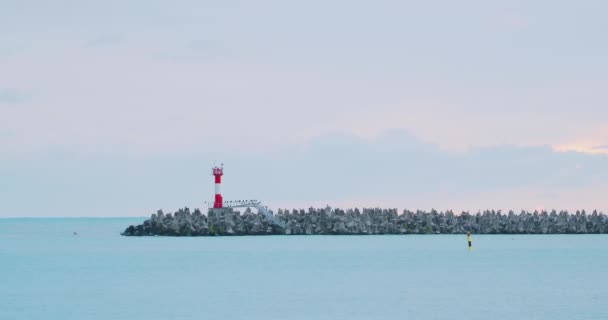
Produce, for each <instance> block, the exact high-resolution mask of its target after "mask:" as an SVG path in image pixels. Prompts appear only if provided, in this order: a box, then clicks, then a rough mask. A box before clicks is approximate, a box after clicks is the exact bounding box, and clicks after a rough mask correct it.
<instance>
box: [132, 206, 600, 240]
mask: <svg viewBox="0 0 608 320" xmlns="http://www.w3.org/2000/svg"><path fill="white" fill-rule="evenodd" d="M274 217H275V219H278V220H279V221H281V222H282V224H283V226H284V227H281V226H279V225H278V224H277V223H276V222H273V221H272V220H271V219H268V218H267V217H266V216H264V215H262V214H259V213H254V212H252V211H251V210H250V209H246V210H245V211H244V212H243V213H241V212H239V211H236V210H234V209H232V208H222V209H209V211H208V212H207V214H203V213H202V212H201V211H200V210H198V209H196V210H194V211H193V212H191V211H190V209H188V208H184V209H180V210H179V211H177V212H175V213H173V214H171V213H167V214H165V213H163V212H162V211H161V210H159V211H158V212H157V213H154V214H152V215H151V217H150V219H148V220H145V221H144V222H143V224H141V225H137V226H129V227H128V228H126V230H125V231H124V232H122V233H121V234H122V235H125V236H155V235H158V236H221V235H332V234H333V235H367V234H460V233H466V232H467V231H470V232H472V233H475V234H586V233H602V234H603V233H608V216H606V215H604V214H603V213H598V212H596V211H594V212H593V213H587V212H585V211H577V212H576V213H569V212H567V211H560V212H556V211H551V212H547V211H540V212H538V211H535V212H525V211H522V212H521V213H518V214H516V213H514V212H513V211H510V212H508V213H503V212H501V211H494V210H487V211H483V212H477V213H474V214H471V213H469V212H461V213H459V214H455V213H454V212H452V211H446V212H437V211H435V210H432V211H429V212H425V211H416V212H412V211H408V210H404V211H403V212H402V213H401V214H399V213H398V211H397V210H396V209H379V208H370V209H361V210H359V209H348V210H342V209H331V208H324V209H315V208H310V209H308V210H295V209H294V210H291V211H289V210H283V209H280V210H278V213H277V214H275V215H274Z"/></svg>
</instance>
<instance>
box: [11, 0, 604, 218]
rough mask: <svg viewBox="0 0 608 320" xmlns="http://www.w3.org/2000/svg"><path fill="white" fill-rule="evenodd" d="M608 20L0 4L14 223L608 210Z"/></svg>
mask: <svg viewBox="0 0 608 320" xmlns="http://www.w3.org/2000/svg"><path fill="white" fill-rule="evenodd" d="M607 10H608V3H606V2H605V1H594V0H586V1H577V2H573V1H555V0H552V1H545V0H537V1H517V0H511V1H491V2H489V1H476V0H471V1H433V0H431V1H424V2H421V1H388V0H378V1H353V0H350V1H342V0H337V1H317V0H309V1H299V2H294V1H267V0H260V1H232V0H226V1H158V0H147V1H139V0H135V1H114V0H105V1H99V0H97V1H87V0H79V1H65V0H64V1H61V0H55V1H30V0H0V217H50V216H146V215H148V214H150V213H151V212H153V211H155V210H157V209H159V208H162V209H164V210H165V211H174V210H176V209H177V208H179V207H184V206H188V207H190V208H197V207H198V208H200V207H205V204H204V202H205V201H212V199H213V190H214V186H213V179H212V176H211V167H212V166H213V165H214V164H220V163H223V164H224V166H225V176H224V186H223V193H224V198H225V199H226V200H237V199H238V200H240V199H259V200H261V201H262V202H263V203H264V204H266V205H268V206H269V207H271V208H274V209H275V210H276V209H278V208H307V207H309V206H325V205H330V206H334V207H335V206H340V207H344V208H350V207H370V206H374V207H375V206H380V207H391V208H408V209H411V210H416V209H424V210H429V209H431V208H435V209H438V210H448V209H452V210H470V211H477V210H483V209H502V210H509V209H513V210H516V211H519V210H521V209H525V210H536V209H558V210H559V209H568V210H576V209H587V210H593V209H598V210H602V211H608V201H607V200H606V198H605V195H606V194H608V179H607V178H608V90H607V88H608V59H606V57H607V56H608V42H606V41H603V39H604V38H605V30H608V20H607V19H605V12H606V11H607Z"/></svg>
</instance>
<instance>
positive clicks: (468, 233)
mask: <svg viewBox="0 0 608 320" xmlns="http://www.w3.org/2000/svg"><path fill="white" fill-rule="evenodd" d="M467 240H468V241H469V250H473V240H471V232H470V231H467Z"/></svg>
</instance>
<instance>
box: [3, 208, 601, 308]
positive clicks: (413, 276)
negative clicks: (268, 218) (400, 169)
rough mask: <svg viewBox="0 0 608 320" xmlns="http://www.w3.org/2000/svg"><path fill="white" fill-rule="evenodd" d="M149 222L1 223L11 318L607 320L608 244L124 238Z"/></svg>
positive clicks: (582, 240) (479, 238) (441, 238)
mask: <svg viewBox="0 0 608 320" xmlns="http://www.w3.org/2000/svg"><path fill="white" fill-rule="evenodd" d="M141 221H143V219H0V319H129V320H132V319H608V236H606V235H558V236H542V235H541V236H538V235H529V236H489V235H487V236H483V235H474V236H473V244H474V250H473V251H469V250H468V249H467V247H466V236H465V235H458V236H452V235H438V236H434V235H433V236H418V235H417V236H410V235H405V236H308V237H307V236H264V237H209V238H164V237H147V238H128V237H121V236H120V235H119V232H120V231H122V230H123V229H124V228H125V227H126V226H128V225H129V224H135V223H140V222H141ZM73 232H77V233H78V235H76V236H75V235H73Z"/></svg>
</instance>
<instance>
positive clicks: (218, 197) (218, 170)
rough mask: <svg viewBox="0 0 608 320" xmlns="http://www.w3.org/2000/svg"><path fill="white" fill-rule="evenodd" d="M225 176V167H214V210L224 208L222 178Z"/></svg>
mask: <svg viewBox="0 0 608 320" xmlns="http://www.w3.org/2000/svg"><path fill="white" fill-rule="evenodd" d="M223 175H224V167H223V166H221V167H213V176H215V202H214V203H213V207H214V208H222V207H223V206H224V205H223V204H224V200H223V198H222V188H221V186H222V176H223Z"/></svg>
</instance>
